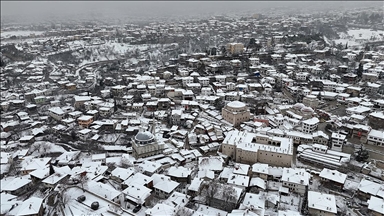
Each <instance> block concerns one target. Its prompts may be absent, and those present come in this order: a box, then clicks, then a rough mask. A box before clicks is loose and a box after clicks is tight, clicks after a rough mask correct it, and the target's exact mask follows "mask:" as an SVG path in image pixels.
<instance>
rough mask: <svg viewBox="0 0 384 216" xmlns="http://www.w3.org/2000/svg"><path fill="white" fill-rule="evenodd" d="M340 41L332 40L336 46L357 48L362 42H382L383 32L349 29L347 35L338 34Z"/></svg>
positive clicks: (383, 38)
mask: <svg viewBox="0 0 384 216" xmlns="http://www.w3.org/2000/svg"><path fill="white" fill-rule="evenodd" d="M339 35H340V39H336V40H334V42H335V43H336V44H339V43H341V44H342V45H345V44H346V43H348V46H359V45H361V44H362V43H363V42H368V41H381V40H384V31H382V30H377V31H374V30H372V29H351V30H348V31H347V33H340V34H339Z"/></svg>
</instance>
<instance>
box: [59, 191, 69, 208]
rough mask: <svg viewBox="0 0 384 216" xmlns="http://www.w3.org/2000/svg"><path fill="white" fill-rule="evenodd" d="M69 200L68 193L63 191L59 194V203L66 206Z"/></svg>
mask: <svg viewBox="0 0 384 216" xmlns="http://www.w3.org/2000/svg"><path fill="white" fill-rule="evenodd" d="M69 200H71V197H70V196H68V194H66V193H64V192H63V193H62V194H61V203H62V204H63V206H66V205H67V204H68V203H69Z"/></svg>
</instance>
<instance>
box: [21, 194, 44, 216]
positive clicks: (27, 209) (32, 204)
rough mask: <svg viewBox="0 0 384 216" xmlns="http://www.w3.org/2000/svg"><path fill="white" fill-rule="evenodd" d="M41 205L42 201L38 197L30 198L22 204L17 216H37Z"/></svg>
mask: <svg viewBox="0 0 384 216" xmlns="http://www.w3.org/2000/svg"><path fill="white" fill-rule="evenodd" d="M42 204H43V199H41V198H38V197H31V198H29V199H27V200H25V201H24V202H23V204H22V206H21V207H20V210H19V212H18V213H17V215H20V216H22V215H35V214H36V215H37V214H38V213H39V211H40V207H41V205H42Z"/></svg>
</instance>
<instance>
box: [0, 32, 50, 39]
mask: <svg viewBox="0 0 384 216" xmlns="http://www.w3.org/2000/svg"><path fill="white" fill-rule="evenodd" d="M44 33H45V32H43V31H8V32H7V31H4V32H1V37H4V38H10V37H11V36H13V35H15V36H16V37H19V36H30V35H31V34H35V35H36V36H37V35H42V34H44Z"/></svg>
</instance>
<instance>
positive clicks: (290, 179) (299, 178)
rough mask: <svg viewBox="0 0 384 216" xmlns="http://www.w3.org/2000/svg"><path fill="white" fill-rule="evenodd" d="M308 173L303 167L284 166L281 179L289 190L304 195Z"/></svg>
mask: <svg viewBox="0 0 384 216" xmlns="http://www.w3.org/2000/svg"><path fill="white" fill-rule="evenodd" d="M309 179H310V174H309V173H307V172H306V171H305V169H298V168H296V169H293V168H284V169H283V175H282V176H281V181H282V182H283V186H284V187H287V188H289V190H290V191H292V192H296V193H298V194H300V195H304V194H305V193H306V192H307V188H308V184H309Z"/></svg>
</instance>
